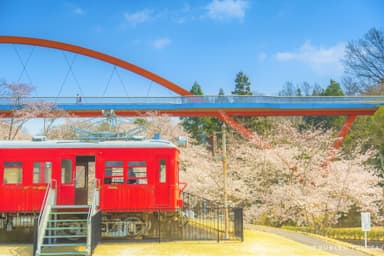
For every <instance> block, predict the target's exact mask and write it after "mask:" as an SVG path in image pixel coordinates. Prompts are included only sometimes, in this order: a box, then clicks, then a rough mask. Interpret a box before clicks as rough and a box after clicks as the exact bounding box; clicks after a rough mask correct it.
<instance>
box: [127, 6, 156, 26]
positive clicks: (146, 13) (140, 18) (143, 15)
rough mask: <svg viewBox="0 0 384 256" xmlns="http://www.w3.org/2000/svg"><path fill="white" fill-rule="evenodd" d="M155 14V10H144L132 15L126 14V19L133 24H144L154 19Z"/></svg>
mask: <svg viewBox="0 0 384 256" xmlns="http://www.w3.org/2000/svg"><path fill="white" fill-rule="evenodd" d="M153 16H154V12H153V10H149V9H144V10H141V11H137V12H132V13H124V18H125V20H126V21H128V22H129V23H132V24H135V25H136V24H138V23H144V22H147V21H150V20H151V19H153Z"/></svg>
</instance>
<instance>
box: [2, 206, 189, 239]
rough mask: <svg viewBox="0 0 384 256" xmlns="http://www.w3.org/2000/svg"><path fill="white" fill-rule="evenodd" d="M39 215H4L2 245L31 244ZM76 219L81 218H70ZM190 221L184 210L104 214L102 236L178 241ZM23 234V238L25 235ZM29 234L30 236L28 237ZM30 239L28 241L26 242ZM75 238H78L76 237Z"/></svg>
mask: <svg viewBox="0 0 384 256" xmlns="http://www.w3.org/2000/svg"><path fill="white" fill-rule="evenodd" d="M37 217H38V213H2V214H0V242H2V241H3V242H18V241H19V239H20V242H29V241H30V237H32V234H33V227H34V220H35V218H37ZM66 218H73V219H76V218H78V216H76V215H73V216H66ZM186 223H187V218H186V217H185V215H184V213H183V212H182V211H176V212H164V211H152V212H115V213H112V212H103V213H102V219H101V237H102V239H105V240H145V239H159V238H160V237H161V238H162V240H164V239H177V238H180V236H181V235H182V228H183V226H184V225H186ZM86 226H87V225H86V224H84V222H83V221H79V222H76V221H74V222H70V223H65V224H60V223H58V224H57V227H59V228H61V230H60V231H57V233H56V234H57V235H60V234H71V235H78V236H80V235H82V234H84V233H86V231H87V230H86V228H87V227H86ZM21 234H23V235H21ZM28 234H29V235H28ZM25 239H27V241H23V240H25ZM74 239H75V238H74Z"/></svg>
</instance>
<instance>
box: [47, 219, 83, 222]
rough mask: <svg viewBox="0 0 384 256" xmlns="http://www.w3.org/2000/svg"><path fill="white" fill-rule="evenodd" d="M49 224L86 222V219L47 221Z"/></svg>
mask: <svg viewBox="0 0 384 256" xmlns="http://www.w3.org/2000/svg"><path fill="white" fill-rule="evenodd" d="M48 222H50V223H55V222H56V223H59V222H87V219H59V220H48Z"/></svg>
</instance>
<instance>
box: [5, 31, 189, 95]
mask: <svg viewBox="0 0 384 256" xmlns="http://www.w3.org/2000/svg"><path fill="white" fill-rule="evenodd" d="M0 43H3V44H4V43H9V44H26V45H35V46H41V47H46V48H53V49H59V50H64V51H68V52H73V53H78V54H81V55H84V56H88V57H91V58H94V59H98V60H101V61H104V62H107V63H110V64H113V65H116V66H119V67H121V68H123V69H126V70H129V71H131V72H133V73H136V74H138V75H140V76H143V77H145V78H148V79H150V80H152V81H154V82H156V83H158V84H160V85H162V86H164V87H166V88H168V89H169V90H171V91H173V92H175V93H177V94H180V95H183V96H187V95H192V93H191V92H189V91H187V90H185V89H184V88H182V87H180V86H178V85H177V84H175V83H172V82H171V81H169V80H167V79H165V78H163V77H161V76H159V75H156V74H154V73H152V72H150V71H148V70H146V69H144V68H141V67H139V66H136V65H134V64H132V63H129V62H127V61H124V60H122V59H119V58H115V57H113V56H111V55H107V54H104V53H101V52H98V51H94V50H91V49H88V48H84V47H80V46H76V45H73V44H67V43H62V42H58V41H52V40H46V39H40V38H31V37H20V36H0Z"/></svg>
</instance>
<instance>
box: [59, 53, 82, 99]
mask: <svg viewBox="0 0 384 256" xmlns="http://www.w3.org/2000/svg"><path fill="white" fill-rule="evenodd" d="M63 54H64V57H65V61H66V62H67V64H68V68H69V71H70V73H71V74H72V78H73V80H75V83H76V85H77V88H78V89H79V91H80V95H84V92H83V90H82V89H81V86H80V83H79V80H78V79H77V77H76V75H75V72H73V69H72V66H73V64H74V63H75V61H76V59H77V54H76V55H74V56H73V58H72V61H71V62H70V61H69V60H68V57H67V55H66V54H65V53H64V52H63Z"/></svg>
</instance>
